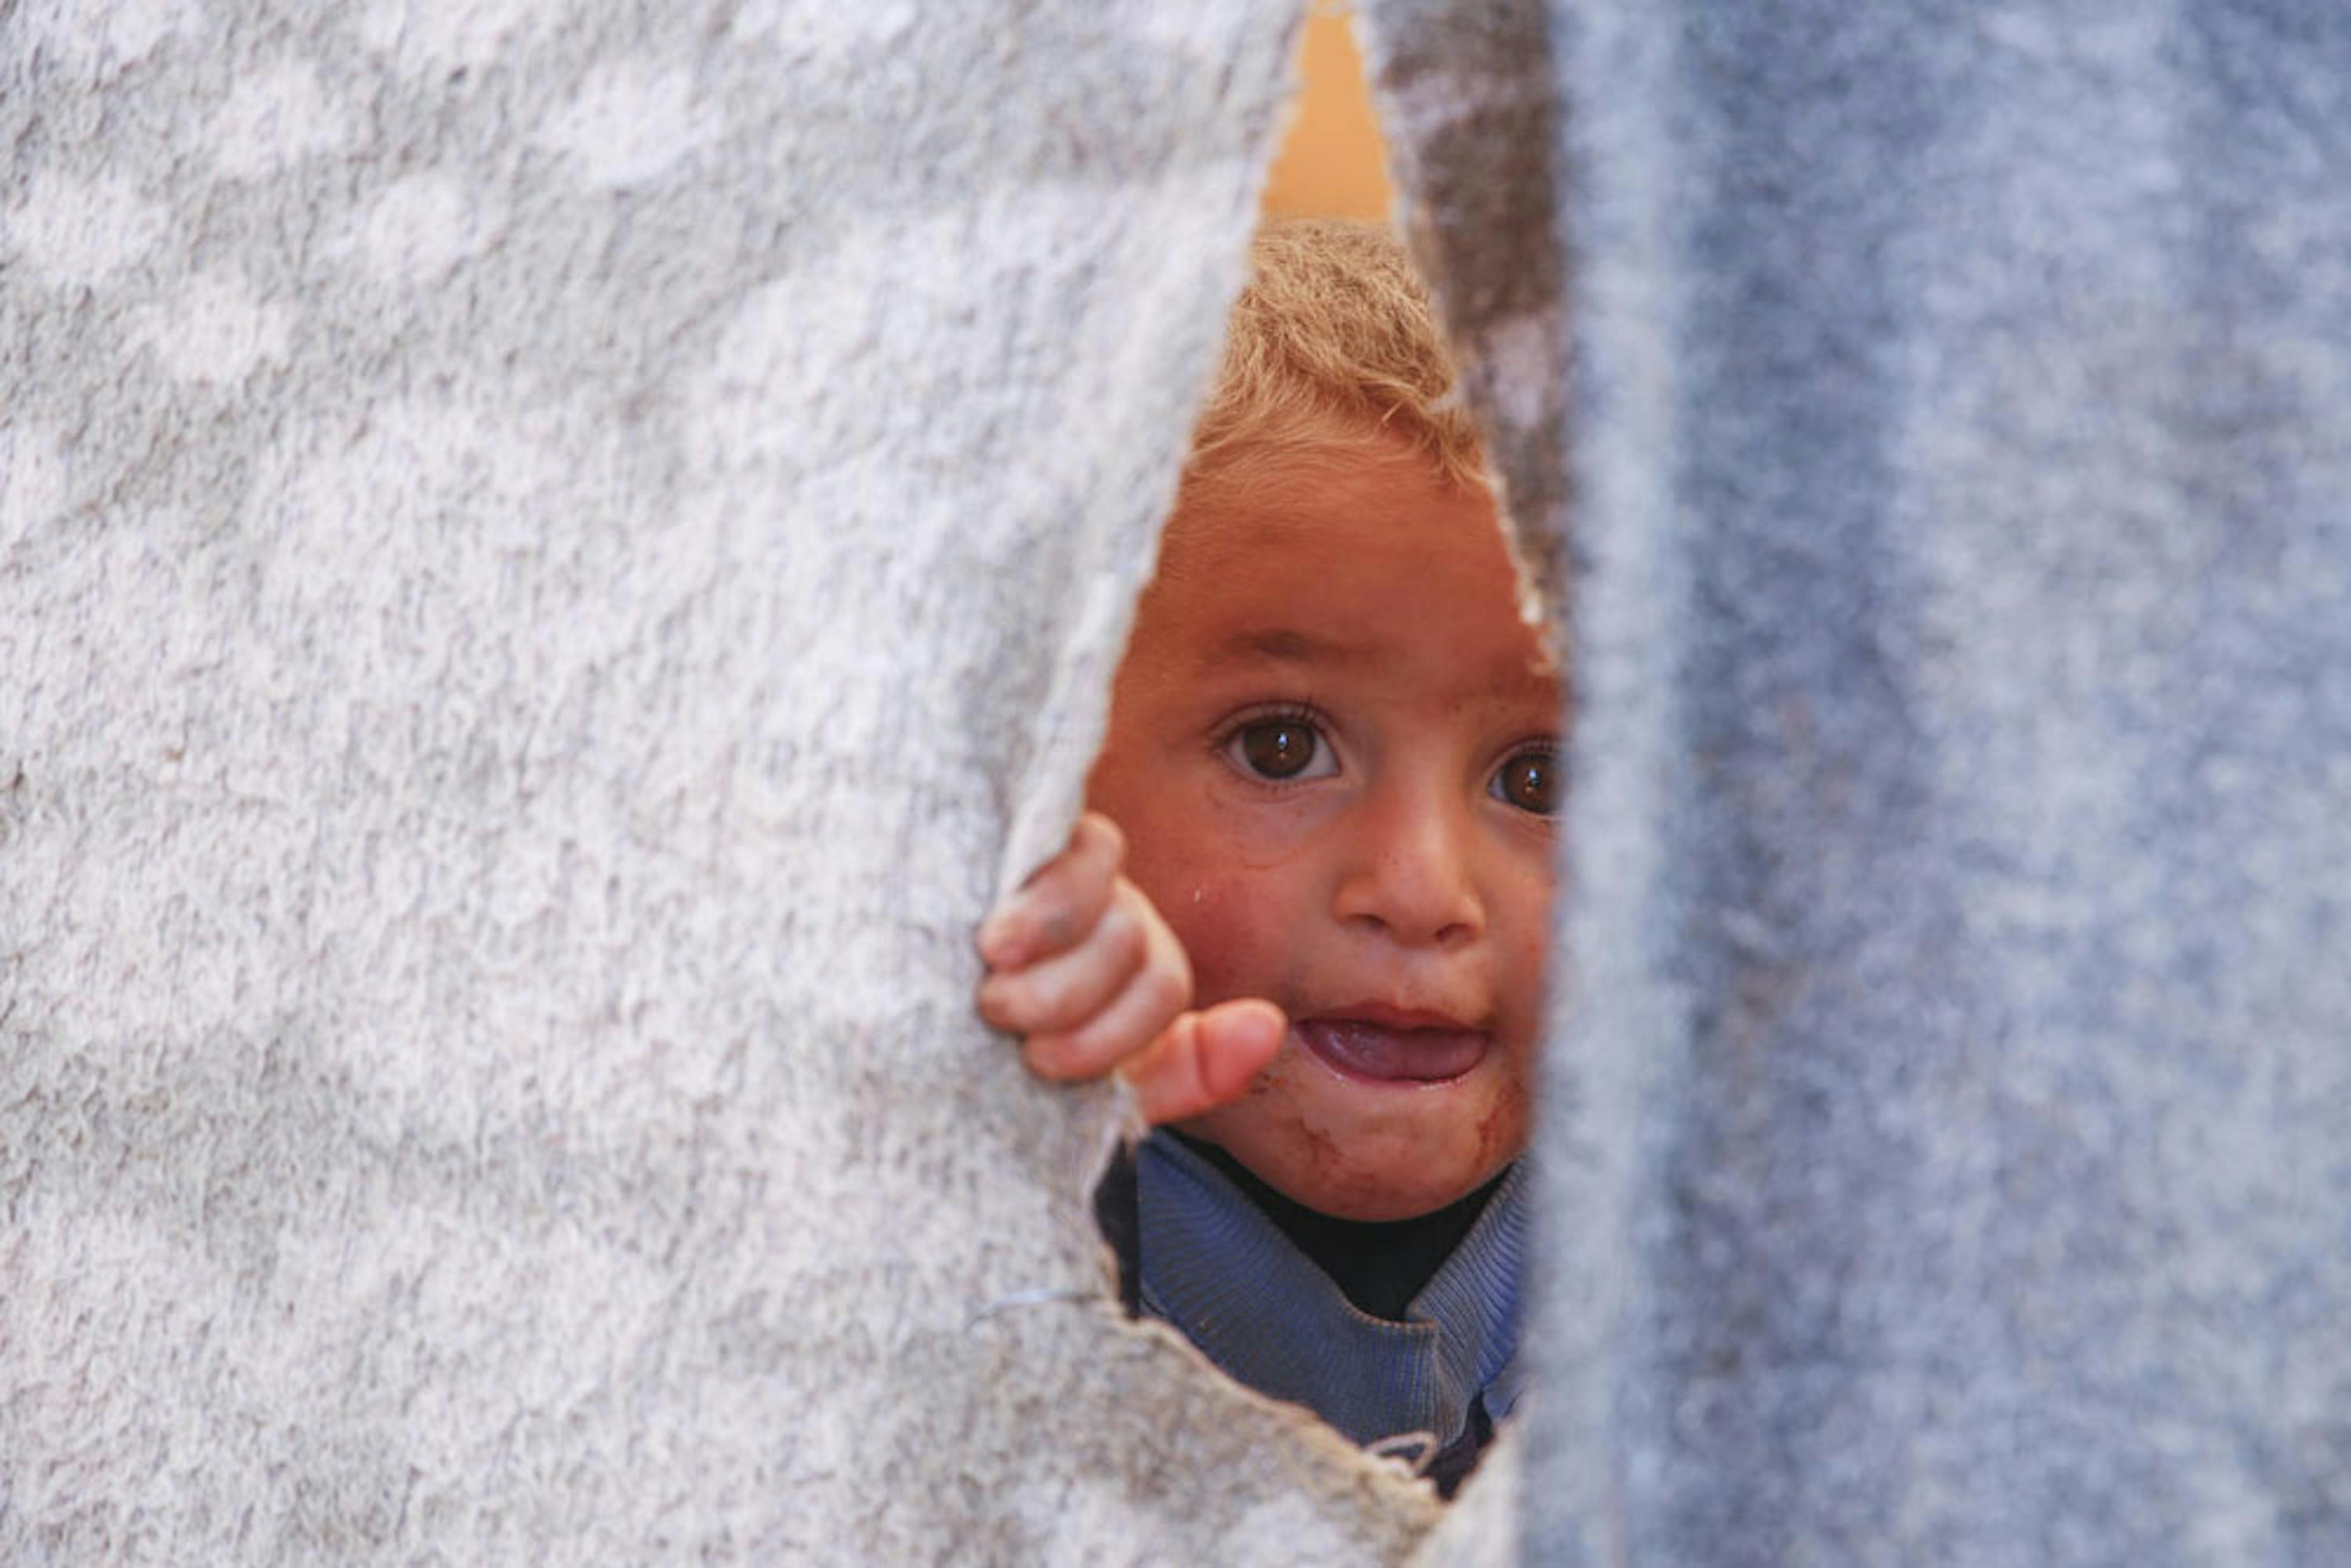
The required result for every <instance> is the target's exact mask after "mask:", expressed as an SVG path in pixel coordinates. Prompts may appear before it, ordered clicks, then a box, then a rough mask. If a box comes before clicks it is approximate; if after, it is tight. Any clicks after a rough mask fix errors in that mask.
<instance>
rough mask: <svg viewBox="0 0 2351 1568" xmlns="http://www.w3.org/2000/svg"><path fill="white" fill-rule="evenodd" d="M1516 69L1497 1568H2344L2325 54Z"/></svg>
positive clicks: (2305, 34)
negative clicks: (1566, 599) (1525, 1272)
mask: <svg viewBox="0 0 2351 1568" xmlns="http://www.w3.org/2000/svg"><path fill="white" fill-rule="evenodd" d="M1547 30H1548V34H1549V37H1550V39H1551V50H1552V58H1553V59H1554V61H1555V68H1556V73H1557V74H1556V80H1557V82H1558V84H1559V89H1560V91H1561V92H1562V94H1563V95H1564V99H1565V101H1566V102H1567V103H1569V104H1570V105H1572V107H1573V113H1572V114H1566V115H1562V116H1561V117H1560V118H1561V123H1562V126H1563V129H1564V131H1565V132H1566V134H1565V137H1564V146H1565V156H1564V157H1563V158H1562V162H1561V176H1562V182H1563V187H1564V190H1565V192H1566V193H1567V194H1566V199H1565V200H1564V201H1563V202H1562V204H1561V208H1562V214H1563V225H1564V229H1563V235H1564V237H1563V241H1562V243H1563V244H1564V246H1565V247H1566V249H1567V251H1568V252H1569V253H1570V254H1571V255H1572V256H1573V258H1574V260H1573V266H1571V267H1570V268H1569V277H1570V278H1571V287H1572V294H1571V304H1570V308H1569V310H1568V319H1569V320H1570V322H1571V330H1572V332H1573V353H1572V357H1571V369H1572V375H1571V377H1570V380H1571V382H1572V387H1573V402H1572V407H1573V447H1574V452H1575V460H1574V471H1573V481H1574V489H1575V496H1576V501H1575V520H1574V534H1575V554H1576V559H1577V561H1578V563H1579V565H1578V569H1577V571H1576V574H1575V585H1574V591H1573V596H1572V603H1573V612H1572V620H1573V630H1574V646H1575V652H1576V662H1577V664H1576V668H1577V685H1578V693H1579V700H1580V704H1581V706H1580V711H1579V715H1578V728H1577V731H1576V739H1575V752H1574V780H1575V782H1574V792H1573V800H1572V804H1571V808H1570V832H1569V838H1570V840H1571V848H1570V851H1569V857H1570V866H1571V873H1570V879H1569V881H1570V887H1571V893H1570V895H1569V901H1568V904H1569V906H1568V909H1567V911H1566V913H1565V923H1566V924H1565V931H1564V934H1563V935H1564V942H1563V948H1562V952H1563V965H1562V972H1563V976H1564V977H1563V979H1562V983H1561V985H1560V987H1559V992H1560V995H1559V998H1558V1005H1559V1008H1560V1013H1559V1021H1560V1030H1559V1032H1558V1035H1557V1036H1556V1039H1555V1044H1554V1047H1553V1052H1552V1057H1551V1059H1550V1064H1551V1067H1552V1072H1551V1076H1550V1078H1549V1080H1548V1083H1547V1093H1548V1099H1547V1101H1546V1104H1547V1106H1548V1114H1549V1116H1550V1118H1551V1121H1550V1124H1549V1125H1548V1127H1547V1128H1546V1130H1545V1133H1544V1140H1545V1142H1544V1154H1545V1165H1544V1176H1545V1181H1546V1193H1545V1197H1546V1204H1545V1207H1544V1208H1543V1210H1542V1216H1543V1230H1542V1234H1543V1237H1544V1238H1545V1241H1544V1244H1543V1248H1542V1250H1543V1253H1544V1260H1543V1264H1542V1274H1541V1282H1542V1285H1543V1287H1544V1291H1545V1295H1546V1302H1547V1304H1546V1305H1545V1306H1544V1308H1543V1309H1542V1311H1541V1314H1540V1315H1539V1319H1538V1323H1537V1326H1536V1328H1535V1329H1534V1330H1533V1331H1532V1337H1531V1343H1532V1344H1533V1346H1534V1349H1535V1352H1536V1354H1537V1357H1538V1368H1537V1371H1538V1381H1539V1383H1540V1385H1541V1389H1542V1396H1541V1402H1540V1403H1539V1404H1537V1405H1536V1406H1534V1407H1533V1409H1532V1412H1531V1416H1530V1425H1529V1427H1528V1429H1527V1430H1526V1431H1525V1432H1523V1433H1522V1434H1520V1437H1521V1438H1522V1439H1523V1440H1524V1442H1525V1443H1526V1452H1525V1453H1524V1454H1523V1455H1522V1456H1520V1458H1521V1460H1522V1463H1523V1468H1524V1472H1525V1479H1524V1481H1523V1484H1522V1488H1521V1494H1520V1495H1521V1497H1522V1500H1523V1501H1522V1513H1521V1515H1520V1520H1519V1521H1518V1528H1519V1530H1520V1533H1521V1539H1522V1542H1523V1552H1524V1556H1525V1559H1526V1560H1527V1561H1531V1562H1542V1563H1677V1564H1687V1563H1723V1564H1746V1563H1754V1564H1763V1563H1773V1564H1778V1563H1968V1564H1978V1563H1990V1564H2010V1563H2013V1564H2039V1565H2047V1564H2059V1563H2065V1564H2074V1563H2082V1564H2088V1563H2101V1564H2105V1563H2114V1564H2120V1563H2130V1564H2150V1563H2162V1564H2214V1565H2218V1564H2243V1563H2264V1564H2298V1565H2299V1564H2326V1563H2344V1562H2351V1333H2346V1328H2351V1141H2346V1138H2345V1136H2344V1133H2343V1129H2344V1128H2345V1126H2346V1125H2351V1051H2346V1049H2345V1040H2346V1031H2351V964H2347V963H2346V962H2345V958H2344V952H2345V936H2346V920H2345V915H2346V888H2351V813H2346V810H2344V807H2345V803H2346V800H2351V679H2346V676H2351V333H2346V330H2345V328H2346V308H2345V301H2346V298H2351V293H2346V288H2345V287H2344V284H2345V280H2346V267H2351V194H2346V185H2345V183H2344V182H2343V179H2342V169H2343V167H2344V164H2345V155H2346V152H2351V13H2346V12H2345V11H2344V10H2343V9H2342V8H2340V7H2336V6H2327V5H2303V4H2284V3H2279V0H2181V3H2177V4H2158V5H2137V4H2134V5H2055V4H2036V3H2021V4H2003V5H1995V6H1968V7H1949V6H1935V5H1925V4H1919V3H1902V0H1897V3H1895V4H1887V5H1866V6H1856V5H1831V4H1825V3H1817V4H1816V3H1812V0H1785V3H1778V4H1769V5H1753V4H1749V3H1746V0H1723V3H1714V0H1666V3H1663V4H1652V3H1649V0H1640V3H1638V4H1635V3H1631V0H1594V3H1592V4H1583V3H1577V4H1573V5H1569V4H1559V5H1552V7H1550V16H1549V18H1548V23H1547Z"/></svg>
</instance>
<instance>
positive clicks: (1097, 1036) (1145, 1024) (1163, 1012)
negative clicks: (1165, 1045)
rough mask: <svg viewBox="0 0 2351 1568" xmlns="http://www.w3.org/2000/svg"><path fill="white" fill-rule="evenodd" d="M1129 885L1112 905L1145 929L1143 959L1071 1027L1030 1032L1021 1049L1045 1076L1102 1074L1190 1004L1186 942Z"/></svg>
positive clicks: (1136, 1050) (1143, 1046) (1135, 1051)
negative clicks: (1117, 988) (1111, 993)
mask: <svg viewBox="0 0 2351 1568" xmlns="http://www.w3.org/2000/svg"><path fill="white" fill-rule="evenodd" d="M1129 892H1130V887H1129V886H1128V885H1125V884H1123V885H1122V886H1121V889H1120V893H1121V898H1120V900H1119V904H1117V905H1114V907H1125V908H1128V909H1131V910H1132V911H1133V912H1134V914H1135V916H1136V919H1137V923H1138V924H1139V925H1141V927H1142V929H1143V933H1144V958H1143V963H1142V964H1141V966H1140V967H1137V968H1136V969H1135V971H1134V974H1132V975H1131V976H1129V977H1128V978H1127V982H1126V984H1125V986H1124V987H1123V988H1122V989H1121V990H1120V991H1119V993H1118V994H1117V995H1116V996H1114V997H1113V998H1111V999H1110V1000H1109V1002H1108V1003H1107V1004H1105V1005H1104V1006H1102V1008H1101V1009H1098V1010H1097V1011H1095V1012H1094V1013H1093V1015H1092V1017H1090V1018H1088V1019H1086V1020H1085V1021H1084V1022H1083V1023H1082V1024H1081V1025H1079V1026H1078V1028H1077V1029H1075V1030H1072V1031H1071V1032H1069V1033H1066V1034H1063V1033H1043V1034H1034V1035H1031V1036H1030V1037H1029V1040H1028V1042H1027V1044H1026V1045H1025V1046H1023V1048H1022V1052H1023V1054H1024V1055H1026V1056H1027V1058H1028V1059H1029V1067H1030V1068H1031V1069H1033V1070H1034V1071H1037V1072H1038V1073H1040V1074H1041V1075H1042V1076H1044V1077H1047V1078H1100V1077H1101V1076H1102V1074H1103V1073H1105V1072H1108V1071H1111V1070H1112V1069H1113V1068H1115V1067H1117V1066H1118V1065H1119V1064H1120V1063H1122V1062H1123V1061H1126V1060H1127V1059H1128V1058H1129V1057H1132V1056H1135V1055H1138V1054H1140V1053H1141V1052H1142V1051H1146V1050H1148V1049H1149V1048H1150V1045H1151V1042H1152V1041H1153V1040H1156V1039H1158V1038H1159V1035H1160V1032H1161V1031H1162V1030H1165V1029H1166V1027H1167V1026H1168V1025H1169V1024H1170V1023H1172V1022H1174V1021H1175V1017H1176V1015H1177V1014H1179V1013H1181V1012H1182V1011H1183V1010H1184V1009H1186V1008H1187V1007H1190V1006H1191V1005H1192V964H1191V960H1189V959H1188V958H1186V956H1184V945H1183V944H1182V943H1181V942H1178V941H1177V940H1176V939H1175V933H1174V932H1173V931H1170V930H1169V929H1168V928H1167V923H1166V922H1165V921H1164V920H1162V919H1160V918H1159V917H1158V915H1157V914H1156V913H1155V911H1153V909H1152V908H1151V904H1150V900H1148V899H1146V898H1145V897H1144V895H1143V894H1141V893H1140V892H1134V893H1133V894H1132V901H1131V902H1129V900H1128V897H1127V894H1129Z"/></svg>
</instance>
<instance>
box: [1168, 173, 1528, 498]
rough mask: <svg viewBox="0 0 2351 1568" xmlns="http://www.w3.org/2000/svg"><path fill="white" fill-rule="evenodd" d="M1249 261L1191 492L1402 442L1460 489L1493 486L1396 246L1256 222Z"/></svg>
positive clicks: (1365, 231) (1366, 232) (1337, 227)
mask: <svg viewBox="0 0 2351 1568" xmlns="http://www.w3.org/2000/svg"><path fill="white" fill-rule="evenodd" d="M1249 259H1250V263H1251V274H1252V275H1251V277H1250V279H1249V286H1248V287H1245V288H1243V289H1242V290H1241V295H1240V298H1239V299H1238V301H1236V302H1235V304H1234V306H1233V312H1232V317H1231V320H1230V324H1229V326H1228V329H1227V336H1226V341H1225V354H1224V361H1223V364H1222V366H1221V367H1220V368H1219V370H1218V371H1217V381H1216V386H1215V390H1214V391H1213V392H1211V393H1210V394H1209V398H1208V403H1207V408H1206V410H1205V411H1203V413H1201V416H1200V420H1199V423H1198V424H1197V426H1196V428H1195V430H1194V434H1193V441H1192V452H1191V455H1190V457H1189V458H1188V459H1187V460H1186V465H1185V470H1184V480H1185V486H1186V489H1187V491H1190V492H1193V493H1195V494H1197V493H1199V492H1201V491H1203V490H1209V489H1215V490H1222V489H1224V488H1226V487H1227V486H1235V485H1244V486H1245V485H1247V484H1249V483H1250V482H1252V481H1254V480H1259V479H1262V478H1264V477H1265V476H1268V474H1269V473H1270V472H1271V471H1272V470H1274V469H1276V468H1280V467H1285V466H1288V465H1290V464H1292V463H1294V462H1295V461H1297V460H1299V459H1301V458H1302V459H1306V460H1308V461H1314V460H1319V459H1325V458H1330V457H1342V458H1343V457H1344V456H1345V455H1347V453H1348V452H1349V450H1350V449H1355V450H1360V449H1361V448H1363V447H1365V446H1370V445H1386V446H1388V447H1389V448H1390V450H1394V449H1395V444H1398V443H1401V444H1402V446H1403V447H1404V449H1405V451H1407V452H1409V453H1411V454H1413V455H1416V456H1418V457H1420V458H1422V459H1424V460H1426V462H1428V463H1429V464H1430V465H1433V466H1435V467H1436V468H1437V470H1438V472H1440V473H1441V474H1443V475H1444V476H1445V477H1446V478H1447V479H1448V480H1450V481H1452V482H1453V483H1455V484H1458V485H1461V486H1468V487H1479V488H1488V489H1490V488H1491V487H1492V484H1491V480H1490V478H1489V475H1488V472H1487V468H1486V458H1485V451H1484V448H1483V446H1482V445H1481V444H1480V443H1479V439H1478V433H1477V429H1476V427H1475V426H1474V425H1473V424H1472V423H1471V422H1470V418H1469V414H1468V410H1466V409H1464V408H1463V407H1461V406H1460V403H1459V402H1458V400H1457V399H1456V397H1455V396H1454V371H1453V362H1452V361H1451V360H1450V359H1449V358H1448V357H1447V354H1446V351H1445V345H1444V344H1443V343H1442V342H1441V341H1440V340H1438V338H1437V324H1436V321H1435V319H1434V318H1433V317H1432V316H1431V314H1430V310H1429V301H1428V288H1427V286H1426V284H1425V283H1423V282H1422V281H1421V277H1420V274H1419V272H1418V271H1417V270H1416V268H1415V267H1413V264H1412V257H1411V256H1410V255H1409V254H1408V253H1407V252H1406V251H1405V247H1404V245H1403V242H1402V241H1400V240H1399V239H1397V238H1396V236H1395V235H1394V234H1393V233H1391V232H1390V231H1389V230H1388V229H1387V228H1385V227H1384V226H1382V225H1375V224H1366V223H1354V222H1349V221H1344V220H1341V219H1331V218H1316V219H1305V220H1295V221H1289V222H1280V223H1273V224H1269V225H1266V226H1265V227H1263V228H1261V229H1259V231H1258V235H1257V238H1256V241H1255V242H1254V244H1253V245H1252V246H1251V247H1250V252H1249Z"/></svg>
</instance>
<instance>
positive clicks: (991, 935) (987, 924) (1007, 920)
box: [979, 909, 1022, 969]
mask: <svg viewBox="0 0 2351 1568" xmlns="http://www.w3.org/2000/svg"><path fill="white" fill-rule="evenodd" d="M979 956H981V957H982V958H985V959H987V964H988V967H990V968H995V969H1010V968H1017V967H1019V964H1020V960H1021V957H1022V953H1021V950H1020V944H1019V941H1018V940H1017V939H1016V938H1015V936H1014V932H1013V928H1012V915H1011V913H1010V912H1009V911H1008V910H1003V909H999V910H998V911H997V912H996V913H995V914H993V915H989V916H988V917H987V919H985V920H983V921H981V922H980V923H979Z"/></svg>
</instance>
